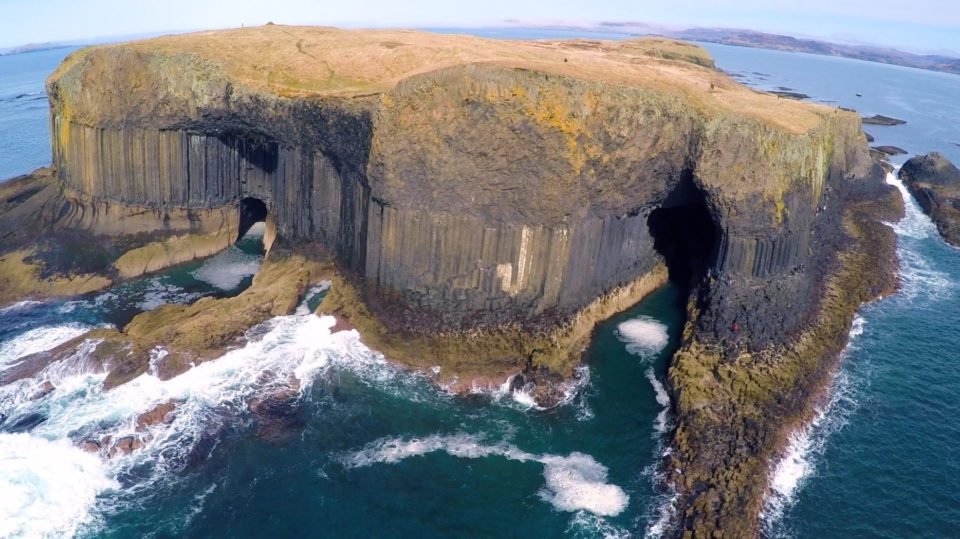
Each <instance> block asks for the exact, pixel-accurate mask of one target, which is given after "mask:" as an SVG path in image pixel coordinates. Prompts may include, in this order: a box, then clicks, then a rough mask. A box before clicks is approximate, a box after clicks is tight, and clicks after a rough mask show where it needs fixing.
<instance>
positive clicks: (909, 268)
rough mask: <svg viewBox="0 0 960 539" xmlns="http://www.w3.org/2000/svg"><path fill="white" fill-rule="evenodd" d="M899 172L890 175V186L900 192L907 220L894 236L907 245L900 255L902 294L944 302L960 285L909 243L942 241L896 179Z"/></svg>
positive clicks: (934, 228) (905, 219)
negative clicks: (937, 268)
mask: <svg viewBox="0 0 960 539" xmlns="http://www.w3.org/2000/svg"><path fill="white" fill-rule="evenodd" d="M896 172H897V171H896V170H895V171H894V172H892V173H889V174H887V183H888V184H890V185H893V186H894V187H896V188H897V189H898V190H899V191H900V195H901V197H902V198H903V204H904V216H903V219H901V220H900V221H899V222H897V223H895V224H892V225H891V226H892V227H893V230H894V232H896V233H897V235H898V236H899V237H900V238H901V240H903V239H907V240H908V242H907V244H904V242H903V241H901V242H900V244H899V245H898V249H897V255H898V258H899V261H900V279H901V284H902V287H901V293H902V294H903V296H904V297H905V298H906V299H908V300H912V299H914V298H916V297H918V296H920V295H921V294H922V295H925V296H927V297H929V298H931V299H944V298H947V297H949V293H950V292H952V291H953V290H955V289H956V286H957V284H956V283H955V282H954V281H953V280H952V279H951V278H950V276H949V275H948V274H947V273H946V272H943V271H939V270H936V269H934V268H933V267H931V265H930V262H929V260H927V259H926V258H925V257H924V256H923V255H922V254H921V253H920V252H919V251H918V250H917V249H916V246H915V245H914V244H912V243H910V242H916V241H923V240H929V239H935V240H936V241H942V240H940V235H939V233H938V232H937V227H936V225H934V224H933V221H931V220H930V218H929V217H928V216H927V215H926V214H924V213H923V210H921V209H920V206H919V205H918V204H917V201H916V200H914V198H913V196H912V195H911V194H910V192H909V191H908V190H907V187H906V186H905V185H904V183H903V182H902V181H900V180H899V179H897V176H896Z"/></svg>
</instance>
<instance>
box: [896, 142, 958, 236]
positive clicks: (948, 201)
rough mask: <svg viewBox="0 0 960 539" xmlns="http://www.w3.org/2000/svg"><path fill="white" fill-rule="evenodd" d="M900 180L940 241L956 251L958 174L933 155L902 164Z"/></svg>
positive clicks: (949, 165) (951, 164) (922, 156)
mask: <svg viewBox="0 0 960 539" xmlns="http://www.w3.org/2000/svg"><path fill="white" fill-rule="evenodd" d="M900 179H901V180H903V183H904V185H906V186H907V190H909V191H910V194H912V195H913V197H914V198H915V199H916V200H917V203H918V204H919V205H920V208H921V209H922V210H923V212H924V213H926V214H927V215H929V216H930V219H931V220H932V221H933V222H934V224H936V225H937V231H939V232H940V235H941V236H942V237H943V239H944V240H946V241H947V243H949V244H951V245H953V246H955V247H960V170H957V167H956V166H954V165H953V163H951V162H950V161H949V160H948V159H947V158H946V157H944V156H943V155H941V154H939V153H936V152H934V153H930V154H927V155H921V156H917V157H914V158H912V159H910V160H909V161H907V162H906V163H904V165H903V166H902V167H901V168H900Z"/></svg>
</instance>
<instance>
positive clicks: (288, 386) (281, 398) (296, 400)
mask: <svg viewBox="0 0 960 539" xmlns="http://www.w3.org/2000/svg"><path fill="white" fill-rule="evenodd" d="M247 408H248V409H249V410H250V412H251V413H253V415H254V416H256V418H257V430H256V435H257V436H258V437H260V438H264V439H268V440H274V441H276V440H282V439H285V438H287V437H288V436H290V435H291V434H294V433H295V432H297V431H298V430H299V429H300V428H301V427H303V424H304V423H303V420H302V419H300V417H299V415H298V414H299V411H300V382H299V381H298V380H297V379H296V378H290V379H287V380H285V381H284V382H283V383H282V384H281V386H280V387H273V388H271V389H270V390H268V391H267V392H266V393H265V394H262V395H259V396H257V397H254V398H252V399H250V400H249V401H248V403H247Z"/></svg>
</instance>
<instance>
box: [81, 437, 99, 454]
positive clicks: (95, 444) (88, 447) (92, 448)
mask: <svg viewBox="0 0 960 539" xmlns="http://www.w3.org/2000/svg"><path fill="white" fill-rule="evenodd" d="M77 447H79V448H80V449H82V450H84V451H86V452H87V453H99V452H100V449H102V448H103V446H101V445H100V442H99V441H98V440H94V439H92V438H87V439H85V440H80V442H78V443H77Z"/></svg>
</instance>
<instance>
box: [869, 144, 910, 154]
mask: <svg viewBox="0 0 960 539" xmlns="http://www.w3.org/2000/svg"><path fill="white" fill-rule="evenodd" d="M871 149H872V150H876V151H878V152H880V153H882V154H884V155H888V156H893V155H906V153H907V150H904V149H903V148H898V147H896V146H874V147H873V148H871Z"/></svg>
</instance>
